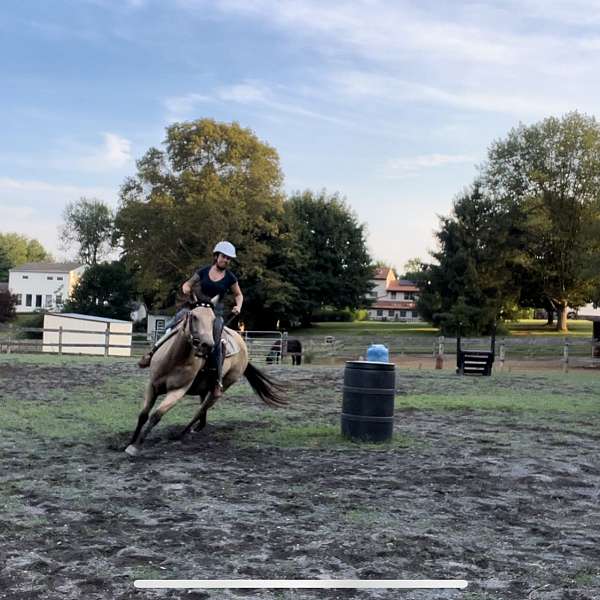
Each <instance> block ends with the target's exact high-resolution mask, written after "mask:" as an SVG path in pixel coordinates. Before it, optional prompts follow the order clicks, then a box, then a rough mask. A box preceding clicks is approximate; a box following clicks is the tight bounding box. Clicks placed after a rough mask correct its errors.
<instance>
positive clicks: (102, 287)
mask: <svg viewBox="0 0 600 600" xmlns="http://www.w3.org/2000/svg"><path fill="white" fill-rule="evenodd" d="M133 294H134V287H133V278H132V276H131V273H130V272H129V271H128V269H127V267H126V266H125V265H124V264H123V262H121V261H115V262H111V263H98V264H95V265H92V266H90V267H88V268H87V269H86V270H85V271H84V273H83V275H82V276H81V278H80V279H79V281H78V282H77V284H76V285H75V288H74V289H73V292H72V294H71V297H70V299H69V300H67V301H66V302H65V306H64V312H76V313H81V314H84V315H94V316H97V317H110V318H114V319H129V313H130V303H131V300H132V298H133Z"/></svg>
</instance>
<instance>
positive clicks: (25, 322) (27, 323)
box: [17, 312, 45, 340]
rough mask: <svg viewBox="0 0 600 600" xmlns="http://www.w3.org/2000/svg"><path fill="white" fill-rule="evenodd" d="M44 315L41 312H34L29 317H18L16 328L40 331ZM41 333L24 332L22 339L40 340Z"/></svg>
mask: <svg viewBox="0 0 600 600" xmlns="http://www.w3.org/2000/svg"><path fill="white" fill-rule="evenodd" d="M44 315H45V313H43V312H36V313H32V314H30V315H20V316H19V319H18V322H17V326H18V327H23V328H27V327H31V328H36V329H42V328H43V327H44ZM43 335H44V334H43V333H42V332H41V331H25V332H23V335H22V337H24V338H26V339H28V340H41V339H42V337H43Z"/></svg>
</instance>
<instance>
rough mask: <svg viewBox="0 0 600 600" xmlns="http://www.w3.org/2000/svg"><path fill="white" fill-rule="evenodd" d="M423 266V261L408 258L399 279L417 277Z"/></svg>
mask: <svg viewBox="0 0 600 600" xmlns="http://www.w3.org/2000/svg"><path fill="white" fill-rule="evenodd" d="M423 264H424V263H423V261H422V260H421V259H420V258H418V257H417V258H409V259H408V260H407V261H406V262H405V263H404V267H403V268H404V272H403V274H402V277H401V278H400V279H409V280H412V279H414V278H415V277H416V276H417V275H418V273H420V272H421V271H422V270H423Z"/></svg>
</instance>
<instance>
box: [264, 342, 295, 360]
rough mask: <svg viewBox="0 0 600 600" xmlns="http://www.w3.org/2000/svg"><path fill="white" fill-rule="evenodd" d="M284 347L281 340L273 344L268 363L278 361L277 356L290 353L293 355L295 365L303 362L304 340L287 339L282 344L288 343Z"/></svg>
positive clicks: (268, 355)
mask: <svg viewBox="0 0 600 600" xmlns="http://www.w3.org/2000/svg"><path fill="white" fill-rule="evenodd" d="M286 343H287V346H286V347H285V350H284V348H283V347H282V345H281V344H280V343H279V342H276V343H275V344H273V345H272V346H271V350H270V351H269V354H267V363H268V364H272V363H274V362H276V361H277V357H278V356H281V354H289V355H290V356H291V357H292V364H293V365H301V364H302V342H301V341H300V340H299V339H297V338H288V339H287V341H283V342H282V344H286Z"/></svg>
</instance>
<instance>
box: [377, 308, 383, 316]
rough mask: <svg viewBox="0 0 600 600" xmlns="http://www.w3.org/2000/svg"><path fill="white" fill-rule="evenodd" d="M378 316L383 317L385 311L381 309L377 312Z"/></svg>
mask: <svg viewBox="0 0 600 600" xmlns="http://www.w3.org/2000/svg"><path fill="white" fill-rule="evenodd" d="M377 316H378V317H383V311H382V310H381V309H378V310H377Z"/></svg>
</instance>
